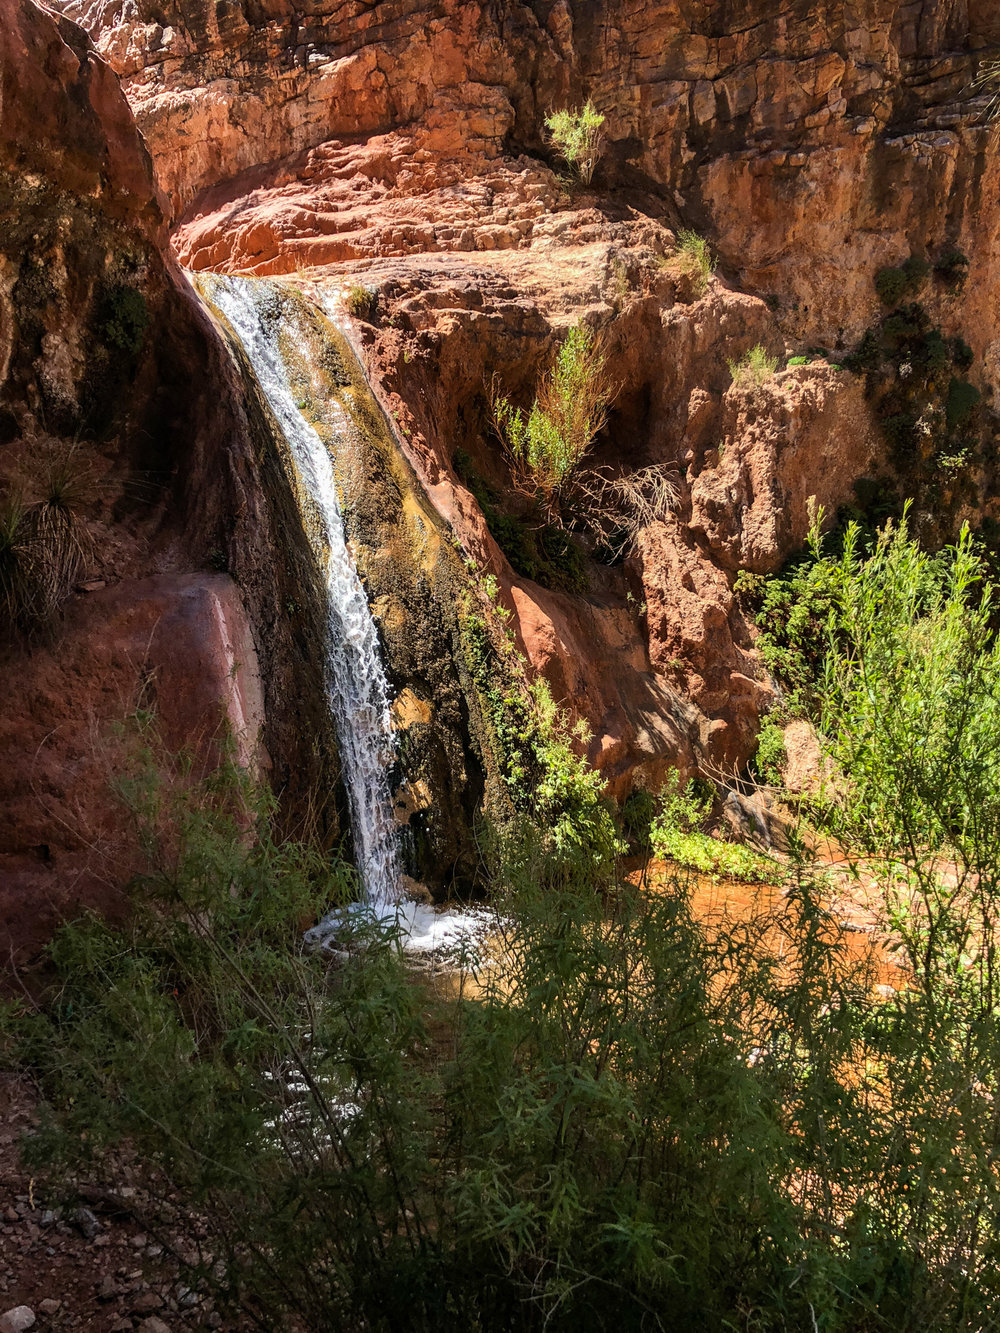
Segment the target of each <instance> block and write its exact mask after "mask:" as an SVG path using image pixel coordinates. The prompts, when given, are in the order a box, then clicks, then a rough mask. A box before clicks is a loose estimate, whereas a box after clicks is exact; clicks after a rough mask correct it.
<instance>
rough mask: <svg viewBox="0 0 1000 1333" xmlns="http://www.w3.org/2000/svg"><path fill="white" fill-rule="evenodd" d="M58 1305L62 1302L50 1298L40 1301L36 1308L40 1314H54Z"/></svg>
mask: <svg viewBox="0 0 1000 1333" xmlns="http://www.w3.org/2000/svg"><path fill="white" fill-rule="evenodd" d="M60 1305H62V1301H55V1300H53V1299H52V1297H51V1296H50V1297H49V1298H48V1300H45V1301H42V1302H41V1303H40V1304H39V1306H38V1308H39V1310H41V1312H42V1314H55V1313H56V1312H57V1311H58V1309H59V1307H60Z"/></svg>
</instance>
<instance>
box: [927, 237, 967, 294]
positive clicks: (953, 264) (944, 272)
mask: <svg viewBox="0 0 1000 1333" xmlns="http://www.w3.org/2000/svg"><path fill="white" fill-rule="evenodd" d="M934 274H935V276H936V277H938V278H940V279H941V280H942V282H945V283H946V284H947V285H948V288H949V290H950V291H952V292H959V291H961V290H962V288H963V287H964V286H965V280H966V278H967V277H968V276H969V257H968V255H966V254H964V253H963V252H962V251H961V250H959V249H958V248H957V246H953V247H952V248H951V249H949V250H945V251H944V253H943V254H941V255H940V256H939V257H938V258H937V259H936V260H935V261H934Z"/></svg>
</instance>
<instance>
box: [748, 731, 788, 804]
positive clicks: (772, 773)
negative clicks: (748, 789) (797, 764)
mask: <svg viewBox="0 0 1000 1333" xmlns="http://www.w3.org/2000/svg"><path fill="white" fill-rule="evenodd" d="M787 761H788V755H787V753H786V751H785V731H784V728H783V727H781V726H779V725H778V723H777V722H775V721H773V720H772V719H771V718H765V719H764V722H763V724H762V725H761V729H760V732H759V734H758V736H757V753H756V755H755V756H754V767H755V768H756V770H757V772H758V774H759V775H760V778H761V780H762V781H763V782H766V783H767V784H768V785H769V786H771V787H780V786H781V785H782V783H783V780H784V768H785V764H786V763H787Z"/></svg>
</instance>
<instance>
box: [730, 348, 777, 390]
mask: <svg viewBox="0 0 1000 1333" xmlns="http://www.w3.org/2000/svg"><path fill="white" fill-rule="evenodd" d="M726 365H727V366H728V367H729V373H730V375H732V377H733V384H734V385H735V386H736V387H737V388H738V389H751V388H757V387H759V386H760V385H761V384H764V383H765V382H766V381H767V380H769V379H770V378H771V376H772V375H773V374H774V372H775V371H776V370H777V369H778V358H777V357H776V356H773V355H772V354H771V353H770V352H769V351H768V350H767V348H766V347H764V346H763V345H762V344H761V343H758V344H757V345H756V347H751V348H750V350H749V351H748V352H744V353H743V355H742V356H741V357H739V358H738V359H737V360H734V361H727V362H726Z"/></svg>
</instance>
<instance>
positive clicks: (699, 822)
mask: <svg viewBox="0 0 1000 1333" xmlns="http://www.w3.org/2000/svg"><path fill="white" fill-rule="evenodd" d="M712 801H713V795H712V794H711V792H710V791H706V790H705V789H703V788H699V785H698V783H696V782H695V781H694V780H693V779H692V780H691V781H690V782H688V783H687V785H686V786H685V787H683V788H682V787H681V784H680V777H679V776H678V775H675V777H674V779H673V782H672V783H667V784H666V785H665V786H664V788H663V790H662V791H661V793H660V800H659V806H660V809H659V813H658V814H657V815H656V817H655V818H654V819H653V821H652V823H651V824H650V830H649V836H650V842H651V845H652V848H653V853H654V855H655V856H658V857H660V858H661V859H663V860H666V861H674V862H676V864H677V865H679V866H684V867H686V868H687V869H690V870H697V871H698V872H700V873H701V874H703V875H713V876H721V877H723V878H725V879H738V880H743V881H746V882H757V883H762V884H768V883H771V882H772V881H773V880H774V878H775V874H776V872H777V867H776V865H775V863H774V862H771V861H767V860H766V859H765V858H764V857H762V856H758V855H757V854H756V853H755V852H753V851H752V850H751V849H750V848H749V847H744V846H743V845H742V844H741V843H733V842H722V841H720V840H719V839H717V838H713V837H711V836H710V835H709V834H708V833H707V832H706V831H705V829H706V826H707V824H708V818H709V815H710V814H711V812H712Z"/></svg>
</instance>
